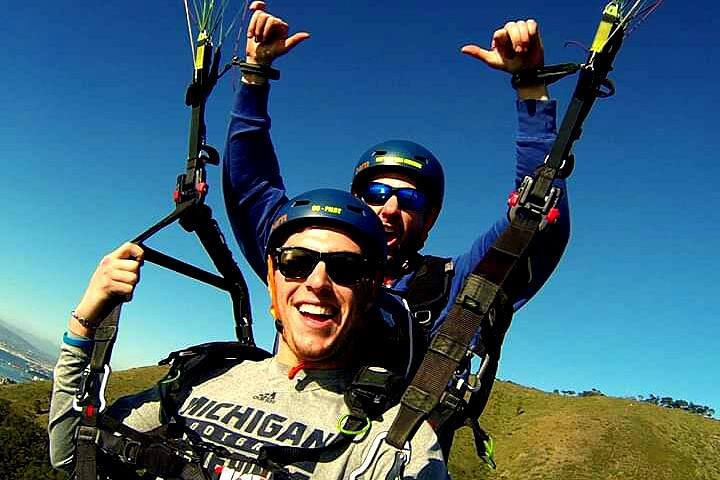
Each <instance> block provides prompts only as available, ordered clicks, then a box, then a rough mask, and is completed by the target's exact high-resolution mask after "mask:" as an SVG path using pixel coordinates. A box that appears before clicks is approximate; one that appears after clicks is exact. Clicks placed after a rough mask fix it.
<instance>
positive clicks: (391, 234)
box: [385, 225, 400, 247]
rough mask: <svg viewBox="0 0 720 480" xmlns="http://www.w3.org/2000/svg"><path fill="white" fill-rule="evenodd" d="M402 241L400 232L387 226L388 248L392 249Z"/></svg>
mask: <svg viewBox="0 0 720 480" xmlns="http://www.w3.org/2000/svg"><path fill="white" fill-rule="evenodd" d="M399 240H400V235H399V234H398V232H397V231H396V230H395V229H394V228H393V227H390V226H388V225H385V243H386V244H387V246H388V247H392V246H393V245H395V244H396V243H397V242H398V241H399Z"/></svg>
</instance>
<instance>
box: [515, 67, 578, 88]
mask: <svg viewBox="0 0 720 480" xmlns="http://www.w3.org/2000/svg"><path fill="white" fill-rule="evenodd" d="M580 68H582V65H579V64H577V63H560V64H557V65H548V66H545V67H539V68H530V69H528V70H522V71H520V72H517V73H514V74H513V76H512V79H511V80H510V85H512V87H513V88H514V89H515V90H517V89H518V88H520V87H529V86H532V85H546V86H547V85H550V84H551V83H555V82H557V81H558V80H560V79H561V78H563V77H566V76H568V75H571V74H573V73H575V72H577V71H578V70H580Z"/></svg>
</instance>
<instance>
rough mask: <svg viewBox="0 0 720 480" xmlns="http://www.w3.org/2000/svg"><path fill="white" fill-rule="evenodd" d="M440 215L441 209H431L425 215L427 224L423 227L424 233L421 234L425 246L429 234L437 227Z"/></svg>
mask: <svg viewBox="0 0 720 480" xmlns="http://www.w3.org/2000/svg"><path fill="white" fill-rule="evenodd" d="M439 215H440V209H439V208H431V209H430V210H428V211H427V213H425V218H424V220H425V224H424V225H423V229H422V232H420V236H421V238H422V241H423V244H424V243H425V240H427V237H428V234H430V230H431V229H432V227H433V226H434V225H435V221H436V220H437V219H438V216H439Z"/></svg>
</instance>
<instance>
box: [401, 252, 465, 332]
mask: <svg viewBox="0 0 720 480" xmlns="http://www.w3.org/2000/svg"><path fill="white" fill-rule="evenodd" d="M421 262H422V263H421V264H420V266H419V267H418V269H417V273H415V276H413V278H412V279H411V280H410V281H409V282H408V285H407V293H406V294H405V295H403V296H404V298H405V300H407V302H408V305H409V307H410V312H411V313H412V316H413V318H414V319H415V321H416V322H417V323H418V324H419V325H420V326H421V327H422V328H423V330H424V331H425V333H426V334H429V333H430V332H429V330H430V327H431V326H432V323H433V321H434V320H435V319H437V317H438V315H440V312H441V311H442V309H443V307H445V305H446V304H447V300H448V297H449V296H450V285H451V283H452V277H453V274H454V266H453V261H452V259H450V258H441V257H435V256H432V255H425V256H423V257H422V260H421Z"/></svg>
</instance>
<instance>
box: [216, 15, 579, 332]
mask: <svg viewBox="0 0 720 480" xmlns="http://www.w3.org/2000/svg"><path fill="white" fill-rule="evenodd" d="M251 9H252V10H253V11H254V13H253V16H252V19H251V21H250V24H249V26H248V30H247V36H248V40H247V47H246V53H247V58H246V62H247V63H248V64H251V65H254V66H255V67H254V68H253V67H250V68H247V67H246V68H244V69H243V76H242V81H241V84H240V87H239V88H238V91H237V94H236V97H235V103H234V106H233V110H232V112H231V120H230V125H229V131H228V137H227V145H226V148H225V158H224V163H223V169H224V170H223V176H224V178H223V180H224V192H225V201H226V206H227V210H228V215H229V218H230V221H231V224H232V228H233V232H234V234H235V237H236V239H237V240H238V243H239V244H240V247H241V249H242V251H243V253H244V255H245V257H246V258H247V260H248V262H249V264H250V265H251V266H252V268H253V269H254V270H255V272H256V273H257V274H258V275H259V276H260V278H265V277H266V275H267V266H266V265H265V263H264V256H263V250H262V246H263V245H264V244H265V241H266V240H267V237H268V235H269V232H270V227H271V221H272V218H273V217H274V215H275V213H276V212H277V210H278V209H279V208H280V207H281V206H282V205H284V204H285V203H286V202H287V196H286V189H285V185H284V183H283V179H282V177H281V175H280V168H279V164H278V160H277V157H276V156H275V152H274V149H273V145H272V142H271V139H270V134H269V129H270V117H269V114H268V111H267V103H268V96H269V90H270V89H269V84H268V79H267V77H268V72H269V71H270V69H269V67H270V65H271V64H272V62H273V60H274V59H275V58H277V57H279V56H281V55H284V54H285V53H287V52H288V51H290V50H291V49H293V48H294V47H295V46H297V45H298V44H299V43H301V42H302V41H304V40H305V39H307V38H308V37H309V34H308V33H306V32H299V33H295V34H293V35H289V28H288V24H287V23H286V22H284V21H283V20H282V19H280V18H278V17H275V16H273V15H270V14H268V13H267V12H265V4H264V3H263V2H260V1H255V2H253V4H252V5H251ZM462 52H463V53H465V54H467V55H470V56H472V57H474V58H477V59H480V60H482V61H483V62H484V63H486V64H487V65H488V66H490V67H492V68H494V69H497V70H501V71H505V72H508V73H515V72H518V71H521V70H525V69H531V68H535V67H539V66H542V65H543V62H544V49H543V45H542V42H541V38H540V34H539V31H538V26H537V24H536V22H535V21H534V20H527V21H517V22H508V23H507V24H505V26H504V27H502V28H500V29H498V30H497V31H496V32H495V33H494V35H493V39H492V46H491V49H490V50H485V49H483V48H481V47H479V46H477V45H466V46H464V47H463V48H462ZM517 95H518V100H517V111H518V123H519V129H518V135H517V167H516V174H515V188H517V187H518V186H519V184H520V182H521V181H522V180H523V178H524V177H525V176H526V175H530V174H532V173H533V171H534V170H535V169H536V168H537V167H538V166H540V165H541V164H542V162H543V160H544V158H545V156H546V154H547V152H548V151H549V149H550V147H551V145H552V142H553V141H554V139H555V135H556V132H555V123H556V122H555V117H556V104H555V102H554V101H552V100H549V99H548V91H547V89H546V87H545V85H542V84H538V85H527V86H524V87H521V88H519V89H518V90H517ZM556 186H558V187H560V188H561V189H562V191H563V192H564V193H565V195H563V198H562V199H561V200H560V202H559V204H558V209H559V212H560V217H559V219H558V221H557V222H556V223H555V224H553V225H551V226H550V227H549V228H546V229H545V230H544V231H543V232H542V233H541V234H540V238H539V240H538V241H537V242H535V244H534V247H533V250H532V251H531V252H530V255H529V257H528V269H527V272H528V274H527V284H526V288H524V289H520V291H519V293H518V294H517V295H516V296H515V298H512V299H511V300H512V302H513V305H514V308H515V310H517V309H518V308H520V307H521V306H522V305H524V304H525V303H526V302H527V301H528V300H529V299H530V298H531V297H532V296H533V295H534V294H535V293H536V292H537V291H538V290H539V289H540V287H541V286H542V285H543V284H544V283H545V281H546V280H547V279H548V278H549V276H550V274H551V273H552V271H553V270H554V268H555V266H556V265H557V263H558V261H559V260H560V257H561V255H562V253H563V251H564V249H565V246H566V244H567V240H568V237H569V232H570V220H569V212H568V203H567V190H566V186H565V182H564V181H562V180H558V181H557V182H556ZM352 192H353V193H354V194H355V195H356V196H358V197H360V198H362V199H363V200H365V202H366V203H368V204H369V205H370V206H371V207H372V208H373V210H374V211H375V212H376V213H377V215H378V216H379V217H380V219H381V220H382V223H383V226H384V228H385V231H386V235H387V248H388V264H389V267H388V270H387V272H386V276H385V285H386V286H388V287H390V288H391V289H392V290H393V291H395V292H396V293H398V294H399V295H401V296H403V297H404V298H406V299H407V300H408V303H409V304H410V308H411V310H412V311H413V314H414V316H415V318H416V319H417V321H418V322H419V323H420V324H421V325H423V326H424V327H425V329H426V331H428V333H432V331H435V330H437V327H438V325H440V324H441V323H442V321H443V320H444V319H445V317H446V316H447V313H448V311H449V309H450V307H451V306H452V304H453V301H454V299H455V298H456V296H457V294H458V292H459V290H460V288H461V287H462V285H463V283H464V281H465V278H466V277H467V275H468V274H469V273H471V272H472V271H473V269H474V268H475V267H476V266H477V264H478V263H479V261H480V260H481V259H482V257H483V255H484V254H485V252H486V251H487V250H488V248H489V247H490V246H491V245H492V244H493V242H494V241H495V240H496V239H497V237H498V236H499V235H500V233H501V232H502V231H503V230H504V229H505V227H506V226H507V224H508V219H507V216H506V210H505V208H503V206H500V205H498V213H499V218H498V220H497V221H496V222H495V223H494V224H493V225H492V226H491V227H490V228H489V229H487V230H484V229H483V231H481V233H480V234H479V235H478V237H477V238H476V240H475V241H474V242H473V243H472V244H471V245H470V248H469V249H468V251H466V252H464V253H462V254H460V255H458V256H456V257H454V258H453V259H452V260H450V259H442V258H438V257H432V256H429V255H422V254H421V253H419V251H420V250H421V248H422V247H423V245H424V242H425V240H426V239H427V236H428V234H429V232H430V230H431V228H432V226H433V225H434V223H435V221H436V220H437V217H438V215H439V213H440V209H441V206H442V200H443V194H444V176H443V170H442V166H441V164H440V162H439V161H438V160H437V158H435V156H434V155H433V154H432V153H431V152H430V151H429V150H428V149H426V148H424V147H422V146H421V145H418V144H416V143H414V142H409V141H397V140H393V141H387V142H382V143H380V144H378V145H375V146H374V147H372V148H370V149H369V150H368V151H367V152H366V153H365V154H364V155H363V156H362V157H361V158H360V161H359V162H357V164H356V167H355V170H354V178H353V182H352Z"/></svg>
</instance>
